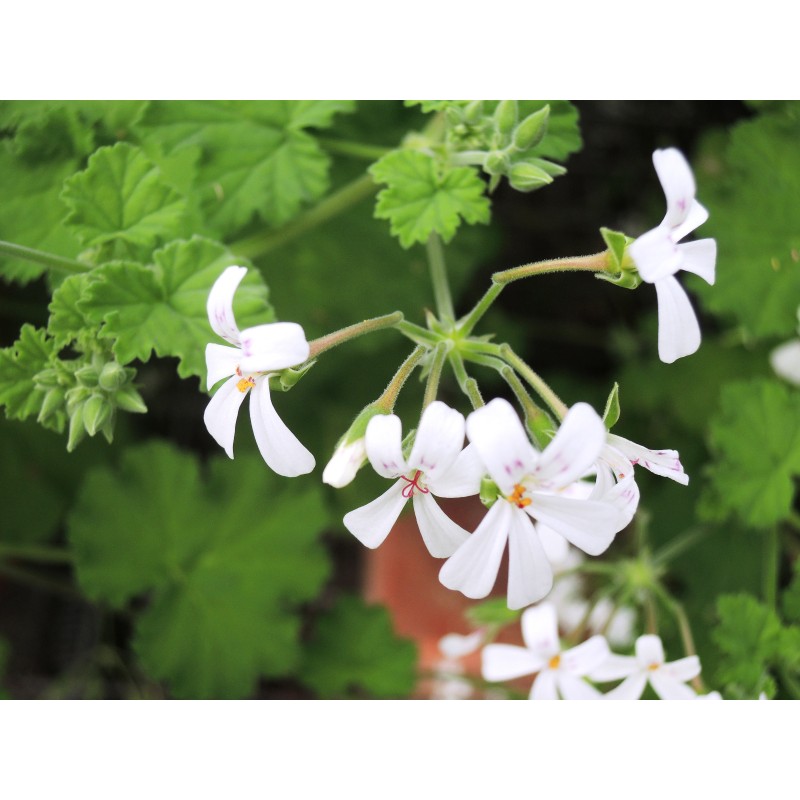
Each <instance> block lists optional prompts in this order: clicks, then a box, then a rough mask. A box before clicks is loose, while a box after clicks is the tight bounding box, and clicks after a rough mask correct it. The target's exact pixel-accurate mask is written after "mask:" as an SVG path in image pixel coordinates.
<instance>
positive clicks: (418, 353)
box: [375, 345, 427, 414]
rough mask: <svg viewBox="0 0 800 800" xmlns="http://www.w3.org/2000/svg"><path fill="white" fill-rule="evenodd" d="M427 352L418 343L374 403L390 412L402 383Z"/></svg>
mask: <svg viewBox="0 0 800 800" xmlns="http://www.w3.org/2000/svg"><path fill="white" fill-rule="evenodd" d="M426 352H427V348H426V347H424V346H423V345H419V346H417V347H416V348H414V350H413V351H412V353H411V355H409V357H408V358H407V359H406V360H405V361H404V362H403V363H402V364H401V365H400V367H399V369H398V370H397V372H395V374H394V377H393V378H392V379H391V381H389V385H388V386H387V387H386V389H384V391H383V394H382V395H381V396H380V397H379V398H378V399H377V400H376V401H375V405H378V406H380V407H381V408H383V409H385V411H386V413H387V414H391V413H392V411H393V410H394V404H395V403H396V402H397V396H398V395H399V394H400V390H401V389H402V388H403V384H405V382H406V381H407V380H408V378H409V376H410V375H411V373H412V372H413V371H414V369H415V368H416V367H417V365H418V364H419V362H420V361H422V358H423V356H424V355H425V353H426Z"/></svg>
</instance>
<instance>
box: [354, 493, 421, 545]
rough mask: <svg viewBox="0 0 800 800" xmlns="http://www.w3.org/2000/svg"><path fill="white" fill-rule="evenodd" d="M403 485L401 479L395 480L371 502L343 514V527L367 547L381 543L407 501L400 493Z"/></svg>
mask: <svg viewBox="0 0 800 800" xmlns="http://www.w3.org/2000/svg"><path fill="white" fill-rule="evenodd" d="M404 486H405V484H404V483H403V481H397V482H396V483H394V484H392V486H391V488H389V489H388V490H387V491H385V492H384V493H383V494H382V495H381V496H380V497H376V498H375V499H374V500H373V501H372V502H371V503H367V505H365V506H361V508H357V509H355V511H351V512H349V513H348V514H345V515H344V520H343V522H344V526H345V528H347V530H349V531H350V533H352V534H353V536H355V537H356V539H358V541H359V542H361V544H363V545H366V546H367V547H370V548H372V549H374V548H376V547H378V546H379V545H381V544H383V542H384V540H385V539H386V537H387V536H388V535H389V531H391V530H392V528H393V527H394V524H395V522H397V518H398V517H399V516H400V512H401V511H402V510H403V506H405V504H406V503H407V502H408V498H406V497H403V494H402V492H403V488H404Z"/></svg>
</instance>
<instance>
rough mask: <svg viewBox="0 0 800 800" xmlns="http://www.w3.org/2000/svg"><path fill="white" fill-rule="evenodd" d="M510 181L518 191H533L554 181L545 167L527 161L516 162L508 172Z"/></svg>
mask: <svg viewBox="0 0 800 800" xmlns="http://www.w3.org/2000/svg"><path fill="white" fill-rule="evenodd" d="M508 182H509V183H510V184H511V185H512V186H513V187H514V188H515V189H516V190H517V191H518V192H532V191H533V190H534V189H541V187H542V186H547V184H548V183H552V182H553V179H552V177H551V176H550V175H548V174H547V173H546V172H545V171H544V170H543V169H541V168H540V167H537V166H536V165H535V164H531V163H529V162H527V161H520V162H519V163H518V164H514V165H513V166H512V167H511V169H510V170H509V172H508Z"/></svg>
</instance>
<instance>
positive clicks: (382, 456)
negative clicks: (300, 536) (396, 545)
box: [344, 400, 483, 558]
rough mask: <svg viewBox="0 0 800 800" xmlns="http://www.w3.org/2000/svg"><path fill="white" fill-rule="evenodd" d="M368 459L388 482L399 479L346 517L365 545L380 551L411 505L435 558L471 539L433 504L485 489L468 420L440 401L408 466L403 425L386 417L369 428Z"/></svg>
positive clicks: (424, 422) (430, 410) (424, 421)
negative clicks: (468, 437)
mask: <svg viewBox="0 0 800 800" xmlns="http://www.w3.org/2000/svg"><path fill="white" fill-rule="evenodd" d="M364 439H365V446H366V451H367V458H368V459H369V461H370V464H372V466H373V468H374V469H375V471H376V472H377V473H378V474H379V475H381V476H383V477H384V478H391V479H394V480H395V482H394V484H393V485H392V487H391V488H390V489H389V490H388V491H386V492H384V494H382V495H381V496H380V497H378V498H376V499H375V500H373V501H372V502H371V503H368V504H367V505H365V506H362V507H361V508H357V509H355V511H351V512H350V513H349V514H346V515H345V517H344V525H345V527H346V528H347V529H348V530H349V531H350V533H352V534H353V535H354V536H355V537H356V538H357V539H358V540H359V541H360V542H361V543H362V544H364V545H366V546H367V547H371V548H375V547H378V546H379V545H381V544H382V543H383V541H384V540H385V539H386V537H387V536H388V535H389V531H391V529H392V527H393V526H394V524H395V522H397V518H398V517H399V516H400V512H401V511H402V510H403V507H404V506H405V504H406V503H407V502H408V501H409V500H411V501H412V503H413V505H414V514H415V515H416V518H417V524H418V525H419V530H420V533H421V534H422V538H423V540H424V542H425V546H426V547H427V548H428V551H429V552H430V554H431V555H432V556H435V557H436V558H445V557H447V556H449V555H451V554H452V553H454V552H455V550H456V549H457V548H458V546H459V545H461V544H462V543H463V542H464V541H466V539H467V538H468V537H469V533H467V531H465V530H464V529H463V528H462V527H461V526H460V525H456V523H455V522H453V521H452V520H451V519H450V518H449V517H448V516H447V515H446V514H445V513H444V512H443V511H442V509H441V508H439V506H438V505H437V503H436V501H435V500H434V499H433V496H434V495H437V496H438V497H467V496H469V495H473V494H477V493H478V491H479V489H480V479H481V475H482V471H483V470H482V465H481V464H480V462H479V461H478V460H477V458H476V457H475V455H474V452H473V450H471V449H470V448H466V449H462V448H463V447H464V417H463V415H462V414H460V413H459V412H458V411H455V410H454V409H452V408H450V407H449V406H447V405H445V404H444V403H442V402H441V401H439V400H436V401H434V402H433V403H431V404H430V405H429V406H428V407H427V408H426V409H425V411H424V412H423V414H422V418H421V420H420V423H419V428H418V430H417V433H416V436H415V438H414V446H413V447H412V448H411V453H410V455H409V457H408V460H406V459H405V457H404V456H403V447H402V425H401V422H400V418H399V417H397V416H396V415H395V414H380V415H378V416H375V417H373V418H372V419H371V420H370V421H369V424H368V425H367V431H366V434H365V437H364Z"/></svg>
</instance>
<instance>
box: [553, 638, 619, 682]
mask: <svg viewBox="0 0 800 800" xmlns="http://www.w3.org/2000/svg"><path fill="white" fill-rule="evenodd" d="M610 655H611V651H610V650H609V649H608V642H606V640H605V637H604V636H600V635H597V636H592V638H591V639H587V640H586V641H585V642H581V643H580V644H579V645H576V646H575V647H573V648H571V649H569V650H565V651H564V652H563V653H562V654H561V661H560V663H559V665H558V668H559V670H563V671H564V672H568V673H569V674H570V675H578V676H584V675H588V674H589V673H590V672H591V671H592V670H593V669H596V668H597V667H599V666H600V665H601V664H602V663H603V662H604V661H605V660H606V659H607V658H608V657H609V656H610Z"/></svg>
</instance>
